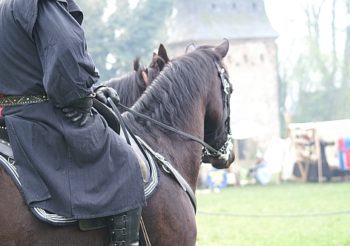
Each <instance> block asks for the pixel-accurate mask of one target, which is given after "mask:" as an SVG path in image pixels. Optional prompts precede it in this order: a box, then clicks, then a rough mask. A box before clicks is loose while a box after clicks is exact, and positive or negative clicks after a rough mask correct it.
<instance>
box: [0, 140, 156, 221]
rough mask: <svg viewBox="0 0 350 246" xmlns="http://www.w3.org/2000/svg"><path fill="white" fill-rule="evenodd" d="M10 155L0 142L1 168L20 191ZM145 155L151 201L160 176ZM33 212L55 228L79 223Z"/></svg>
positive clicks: (9, 149)
mask: <svg viewBox="0 0 350 246" xmlns="http://www.w3.org/2000/svg"><path fill="white" fill-rule="evenodd" d="M2 145H4V146H5V147H6V148H5V149H6V151H3V148H1V146H2ZM10 153H12V149H11V146H10V144H9V143H8V142H6V141H3V140H0V166H1V167H3V168H4V169H5V171H6V172H7V173H8V175H10V177H11V179H12V181H13V182H14V183H15V184H16V186H17V187H18V189H19V190H21V182H20V178H19V175H18V172H17V170H16V165H15V161H14V160H13V157H12V155H9V154H10ZM144 153H146V155H147V157H146V159H147V163H146V164H147V166H146V168H147V169H148V170H149V171H148V172H147V173H149V176H148V178H147V181H146V182H145V186H144V191H145V197H146V199H149V198H150V197H151V196H152V194H153V192H154V191H155V189H156V188H157V186H158V182H159V174H158V169H157V165H156V161H155V160H154V157H153V155H152V154H151V153H150V152H149V151H148V150H144ZM31 211H32V213H33V214H34V216H35V217H37V218H38V219H39V220H41V221H43V222H46V223H49V224H51V225H55V226H65V225H70V224H73V223H76V222H77V220H76V219H73V218H69V217H64V216H61V215H58V214H53V213H49V212H47V211H45V210H44V209H41V208H38V207H33V208H31Z"/></svg>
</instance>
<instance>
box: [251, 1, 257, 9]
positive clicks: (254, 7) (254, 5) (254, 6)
mask: <svg viewBox="0 0 350 246" xmlns="http://www.w3.org/2000/svg"><path fill="white" fill-rule="evenodd" d="M252 7H253V9H254V10H256V3H255V2H253V4H252Z"/></svg>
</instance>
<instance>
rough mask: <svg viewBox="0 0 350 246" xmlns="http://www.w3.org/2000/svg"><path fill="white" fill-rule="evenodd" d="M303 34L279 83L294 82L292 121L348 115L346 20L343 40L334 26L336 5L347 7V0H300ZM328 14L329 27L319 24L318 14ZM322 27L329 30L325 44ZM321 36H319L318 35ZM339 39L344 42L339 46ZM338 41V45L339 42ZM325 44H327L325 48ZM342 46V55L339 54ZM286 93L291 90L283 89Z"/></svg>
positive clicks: (349, 51)
mask: <svg viewBox="0 0 350 246" xmlns="http://www.w3.org/2000/svg"><path fill="white" fill-rule="evenodd" d="M302 4H303V5H302V6H303V10H304V15H305V20H306V25H307V35H306V37H305V41H304V47H305V51H304V52H302V53H301V54H300V55H299V58H298V59H297V60H296V62H295V64H294V66H292V69H291V70H292V71H291V72H289V73H288V75H287V76H284V77H283V80H282V85H284V86H285V87H287V82H289V83H291V82H294V83H295V82H296V83H297V85H296V86H294V88H297V93H296V94H297V96H296V99H295V102H294V103H295V107H294V108H293V112H292V121H294V122H310V121H325V120H336V119H345V118H350V90H349V89H350V88H349V87H350V86H349V84H350V82H349V79H350V78H349V71H350V66H349V65H350V62H349V59H350V56H349V55H350V26H349V25H350V23H348V26H347V27H346V30H343V31H346V33H347V36H346V39H345V40H341V39H339V35H338V32H339V30H338V29H337V25H336V20H337V15H336V8H337V4H343V5H344V6H346V7H347V13H348V14H350V0H321V1H311V0H308V1H303V2H302ZM322 14H323V15H325V16H328V18H330V19H328V20H329V21H328V23H329V26H325V25H324V24H323V25H322V24H321V20H320V17H321V15H322ZM325 29H329V30H331V31H330V32H329V35H328V37H327V40H329V41H328V42H327V45H325V40H324V36H322V34H324V33H326V31H325ZM322 37H323V38H322ZM340 41H342V42H343V43H342V44H344V42H345V45H342V44H341V42H340ZM340 44H341V45H340ZM326 46H327V47H326ZM342 46H344V47H345V48H344V52H343V54H344V55H339V50H340V47H342ZM288 93H295V91H294V92H292V91H289V90H287V94H288Z"/></svg>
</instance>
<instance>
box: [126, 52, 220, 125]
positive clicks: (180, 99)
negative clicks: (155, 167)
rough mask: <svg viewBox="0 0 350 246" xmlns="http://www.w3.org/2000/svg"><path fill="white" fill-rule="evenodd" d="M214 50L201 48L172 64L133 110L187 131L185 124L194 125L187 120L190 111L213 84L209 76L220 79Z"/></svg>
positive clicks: (166, 67) (175, 60) (217, 58)
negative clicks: (210, 82) (210, 83)
mask: <svg viewBox="0 0 350 246" xmlns="http://www.w3.org/2000/svg"><path fill="white" fill-rule="evenodd" d="M211 48H212V47H211V46H200V47H198V48H197V49H196V50H195V51H193V52H190V53H188V54H185V55H183V56H180V57H178V58H176V59H173V60H171V62H169V63H168V64H167V65H166V66H165V67H164V70H163V71H162V72H161V73H160V74H159V75H158V77H157V78H156V79H155V80H154V81H153V83H152V85H151V86H149V87H148V88H147V89H146V91H145V92H144V93H143V95H142V96H141V98H140V99H139V100H138V101H137V102H136V103H135V104H134V106H133V109H134V110H136V111H137V112H140V113H143V114H146V115H148V116H150V117H151V118H153V119H155V120H158V121H160V122H162V123H164V124H167V125H171V126H173V127H175V128H177V129H183V128H185V127H186V126H184V122H190V120H188V119H187V118H188V117H190V116H191V113H188V111H189V110H190V109H193V105H195V100H196V99H197V98H198V97H201V96H206V93H207V90H208V88H209V86H210V85H209V81H211V80H210V78H209V77H208V76H209V75H211V76H213V75H214V76H217V70H216V69H217V68H216V67H215V63H214V61H219V57H218V55H217V54H216V53H215V52H214V50H213V49H211ZM194 110H198V109H194ZM128 117H131V116H130V114H127V118H128ZM138 122H141V119H139V120H138ZM145 127H146V126H145ZM149 127H150V126H149Z"/></svg>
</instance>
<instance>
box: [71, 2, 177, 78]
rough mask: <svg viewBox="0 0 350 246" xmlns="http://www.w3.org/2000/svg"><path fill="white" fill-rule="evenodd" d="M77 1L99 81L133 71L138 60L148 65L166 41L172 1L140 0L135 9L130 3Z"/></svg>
mask: <svg viewBox="0 0 350 246" xmlns="http://www.w3.org/2000/svg"><path fill="white" fill-rule="evenodd" d="M76 1H77V3H78V4H79V5H80V7H81V8H82V10H83V12H84V23H83V27H84V30H85V34H86V38H87V42H88V50H89V52H90V54H91V56H92V58H93V59H94V61H95V63H96V67H97V68H98V70H99V72H100V75H101V79H100V81H105V80H108V79H110V78H112V77H115V76H118V75H121V74H124V73H126V72H128V71H130V70H131V68H132V62H133V60H134V59H135V58H136V57H142V58H143V59H142V61H143V62H144V63H145V65H148V63H149V62H150V61H151V57H152V53H153V51H154V50H155V49H156V48H157V47H158V45H159V43H160V42H164V41H165V39H166V35H165V29H166V23H167V19H168V18H169V17H170V15H171V11H172V6H173V5H172V4H173V0H139V1H138V3H137V5H136V6H134V7H132V6H131V5H130V3H129V1H128V0H98V1H97V0H76ZM114 9H115V11H113V10H114Z"/></svg>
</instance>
